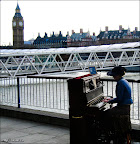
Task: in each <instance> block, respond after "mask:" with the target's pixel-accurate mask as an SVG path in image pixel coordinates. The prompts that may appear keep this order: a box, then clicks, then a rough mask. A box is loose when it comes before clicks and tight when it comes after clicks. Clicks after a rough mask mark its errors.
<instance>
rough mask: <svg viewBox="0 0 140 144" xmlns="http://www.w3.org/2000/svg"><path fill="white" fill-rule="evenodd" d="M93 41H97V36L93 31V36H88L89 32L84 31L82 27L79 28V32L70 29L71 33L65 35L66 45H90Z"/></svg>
mask: <svg viewBox="0 0 140 144" xmlns="http://www.w3.org/2000/svg"><path fill="white" fill-rule="evenodd" d="M95 41H97V37H96V36H95V33H93V36H90V33H89V32H86V33H84V32H83V29H80V33H75V32H74V30H72V35H71V36H69V35H68V36H67V46H68V47H70V46H90V45H94V44H95Z"/></svg>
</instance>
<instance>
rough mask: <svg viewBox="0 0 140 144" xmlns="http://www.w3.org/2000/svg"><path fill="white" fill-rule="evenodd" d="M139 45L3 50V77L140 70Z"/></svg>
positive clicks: (1, 57) (0, 71)
mask: <svg viewBox="0 0 140 144" xmlns="http://www.w3.org/2000/svg"><path fill="white" fill-rule="evenodd" d="M139 48H140V42H131V43H122V44H111V45H99V46H88V47H69V48H50V49H1V55H0V73H1V76H6V77H9V76H10V77H16V76H18V75H25V74H43V73H48V72H49V73H51V72H67V71H87V69H88V67H89V66H95V67H96V68H97V70H104V69H108V68H111V67H114V66H119V65H123V66H125V67H133V66H140V49H139Z"/></svg>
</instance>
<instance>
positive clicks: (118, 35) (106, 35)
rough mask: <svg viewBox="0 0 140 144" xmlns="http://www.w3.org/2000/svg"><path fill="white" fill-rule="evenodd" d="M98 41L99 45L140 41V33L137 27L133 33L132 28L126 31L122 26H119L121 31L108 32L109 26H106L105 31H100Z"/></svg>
mask: <svg viewBox="0 0 140 144" xmlns="http://www.w3.org/2000/svg"><path fill="white" fill-rule="evenodd" d="M97 39H98V44H115V43H124V42H132V41H133V42H134V41H139V40H140V31H138V28H137V27H135V30H134V31H133V32H131V31H130V28H128V29H124V28H122V25H120V26H119V30H108V26H106V27H105V31H100V33H99V35H98V36H97Z"/></svg>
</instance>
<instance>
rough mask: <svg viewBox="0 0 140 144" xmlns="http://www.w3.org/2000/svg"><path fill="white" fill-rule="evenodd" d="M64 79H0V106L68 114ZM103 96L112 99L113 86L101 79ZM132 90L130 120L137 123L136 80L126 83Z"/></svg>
mask: <svg viewBox="0 0 140 144" xmlns="http://www.w3.org/2000/svg"><path fill="white" fill-rule="evenodd" d="M67 79H68V77H43V76H40V77H37V76H30V77H17V78H1V79H0V104H1V105H9V106H14V107H19V108H20V107H21V108H29V109H35V110H43V111H50V112H56V113H65V114H68V111H69V95H68V85H67ZM101 80H102V81H103V83H104V95H105V96H113V97H115V87H116V82H115V81H114V80H113V79H103V78H102V79H101ZM128 81H129V83H130V86H131V88H132V99H133V101H134V104H132V105H131V118H132V119H135V120H140V92H139V89H140V84H139V83H140V80H137V81H136V80H128Z"/></svg>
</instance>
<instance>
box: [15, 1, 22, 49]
mask: <svg viewBox="0 0 140 144" xmlns="http://www.w3.org/2000/svg"><path fill="white" fill-rule="evenodd" d="M12 27H13V47H14V48H21V47H23V46H24V20H23V17H22V15H21V13H20V8H19V5H18V3H17V7H16V9H15V15H14V17H13V20H12Z"/></svg>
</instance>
